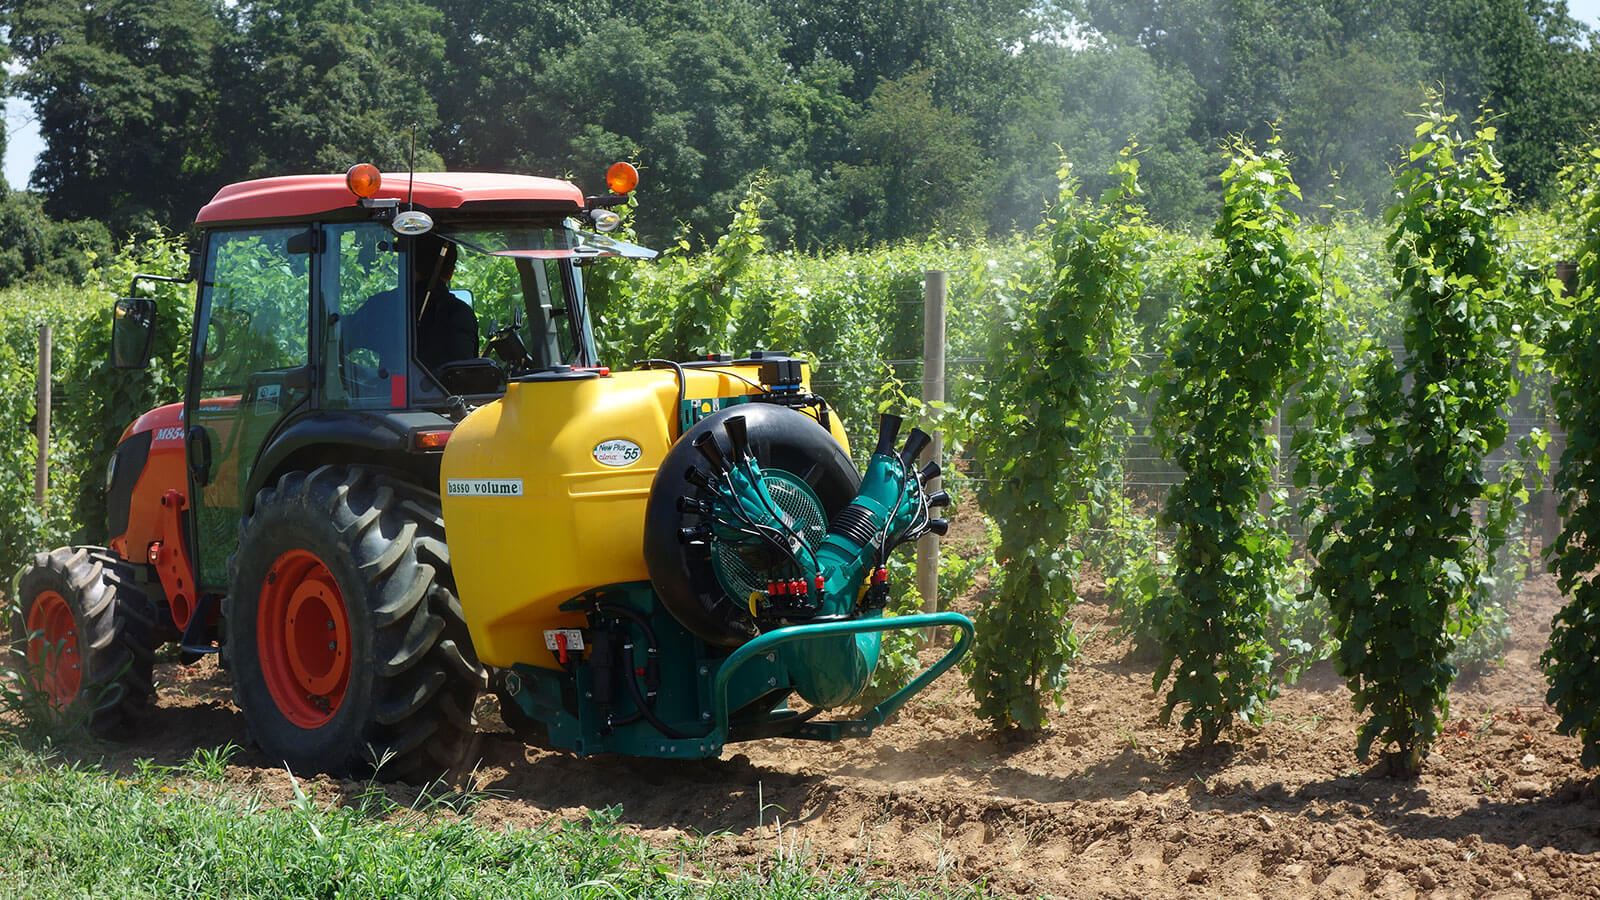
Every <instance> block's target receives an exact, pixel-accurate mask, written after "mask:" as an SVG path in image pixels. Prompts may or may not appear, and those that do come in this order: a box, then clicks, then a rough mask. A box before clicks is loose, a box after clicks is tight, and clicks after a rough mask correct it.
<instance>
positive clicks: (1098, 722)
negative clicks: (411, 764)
mask: <svg viewBox="0 0 1600 900" xmlns="http://www.w3.org/2000/svg"><path fill="white" fill-rule="evenodd" d="M974 602H975V601H974V600H972V599H971V598H969V599H968V600H967V601H966V602H965V604H964V605H967V606H969V607H970V605H971V604H972V603H974ZM1560 604H1561V598H1560V596H1559V595H1558V593H1557V592H1556V590H1555V587H1554V584H1553V582H1552V581H1551V579H1550V578H1549V577H1548V576H1540V577H1537V578H1534V579H1531V580H1530V581H1528V582H1527V583H1526V584H1525V585H1524V589H1523V591H1522V595H1521V598H1520V601H1519V604H1518V607H1517V609H1516V610H1515V611H1514V612H1513V614H1512V627H1513V639H1512V643H1511V646H1510V647H1509V650H1508V652H1507V655H1506V659H1505V663H1504V665H1503V666H1501V667H1500V668H1499V669H1497V670H1495V671H1493V672H1491V673H1489V674H1487V675H1482V676H1477V677H1471V678H1467V679H1464V680H1463V681H1461V682H1460V683H1458V684H1457V685H1456V687H1455V689H1454V690H1453V692H1452V694H1451V706H1450V715H1451V718H1450V721H1449V725H1448V729H1447V734H1446V735H1445V737H1444V738H1443V739H1441V740H1440V742H1439V743H1438V745H1437V747H1436V748H1435V749H1434V751H1433V754H1432V755H1431V756H1430V757H1429V759H1428V762H1427V765H1426V767H1425V771H1424V772H1423V773H1422V774H1421V776H1420V777H1418V778H1416V779H1414V780H1403V779H1396V778H1391V777H1388V776H1386V775H1385V774H1383V772H1382V771H1381V770H1380V767H1377V766H1369V765H1365V764H1363V763H1361V762H1360V761H1359V760H1358V759H1357V758H1356V756H1355V740H1356V729H1357V727H1358V725H1359V723H1360V719H1359V718H1358V717H1357V716H1356V715H1355V714H1354V713H1353V712H1352V710H1351V707H1350V695H1349V692H1348V691H1347V690H1346V689H1345V688H1344V686H1343V684H1342V683H1341V682H1340V681H1339V680H1338V679H1337V678H1336V677H1334V676H1333V675H1332V674H1331V672H1328V671H1322V672H1314V673H1313V675H1312V676H1311V677H1310V678H1308V679H1307V680H1305V681H1303V682H1302V683H1301V684H1300V685H1298V686H1295V687H1291V688H1287V689H1285V691H1284V693H1283V695H1282V696H1281V697H1279V698H1278V699H1277V700H1276V701H1275V702H1274V703H1273V706H1272V718H1271V720H1270V721H1269V722H1267V723H1266V724H1265V725H1263V726H1261V727H1260V728H1259V729H1250V730H1247V731H1244V732H1241V733H1237V734H1235V735H1234V736H1233V740H1232V741H1230V742H1227V743H1223V744H1220V745H1217V746H1213V747H1209V748H1200V747H1196V746H1195V745H1193V743H1192V742H1191V741H1190V739H1189V736H1188V735H1186V734H1185V733H1183V732H1182V731H1180V730H1178V729H1177V728H1176V727H1175V726H1172V727H1164V726H1162V725H1160V724H1159V723H1158V722H1157V714H1158V712H1159V709H1160V703H1159V700H1158V698H1157V697H1156V695H1155V693H1154V692H1153V691H1152V689H1151V684H1150V678H1151V673H1150V668H1149V666H1148V665H1145V664H1141V663H1138V662H1134V661H1130V660H1128V659H1127V658H1126V647H1125V646H1124V645H1122V644H1120V643H1119V642H1118V641H1117V640H1115V639H1114V637H1113V632H1112V628H1111V626H1112V624H1113V623H1112V622H1110V621H1108V614H1107V612H1106V610H1105V608H1104V607H1103V606H1100V605H1097V604H1095V603H1085V604H1083V605H1082V606H1081V607H1080V608H1079V610H1078V613H1077V626H1078V628H1079V629H1080V630H1081V632H1082V633H1083V634H1085V635H1087V640H1086V641H1085V644H1084V655H1083V657H1082V659H1081V661H1080V662H1079V663H1078V665H1077V667H1076V669H1075V670H1074V672H1073V674H1072V681H1071V686H1070V689H1069V691H1068V696H1067V701H1066V705H1065V708H1064V710H1063V711H1062V712H1061V713H1060V714H1059V715H1058V716H1056V717H1055V721H1054V728H1053V730H1051V731H1050V732H1048V733H1047V734H1044V735H1042V736H1040V737H1038V738H1036V739H1032V740H1016V739H1010V738H1007V737H1004V736H1000V735H996V734H995V733H994V732H993V731H992V730H991V729H989V728H988V727H987V726H986V725H985V724H984V723H982V722H980V721H979V720H978V719H977V718H976V717H975V716H974V715H973V712H972V709H973V703H972V697H971V694H970V693H969V691H968V690H967V688H966V686H965V683H964V679H963V678H961V677H960V676H959V675H957V674H954V673H952V674H949V675H946V676H945V677H944V678H943V679H941V680H940V681H939V682H937V683H936V684H935V685H934V686H933V688H932V689H931V690H929V691H928V692H926V693H925V694H923V695H922V697H920V698H919V699H918V700H917V701H914V702H913V703H912V704H911V705H910V706H909V707H908V708H907V709H906V710H905V711H904V712H903V713H902V714H901V715H900V716H899V717H898V718H897V719H896V720H895V721H893V722H891V723H890V724H888V725H886V726H885V727H883V728H882V729H880V730H879V731H878V733H877V734H875V735H874V736H872V737H871V738H869V739H866V740H858V741H850V742H845V743H840V744H815V743H807V742H799V741H784V740H768V741H758V742H754V743H749V744H741V745H735V746H732V747H730V748H728V749H727V750H726V751H724V753H723V756H722V758H721V759H714V760H705V761H661V760H644V759H622V758H587V759H580V758H577V757H574V756H572V755H570V754H567V753H559V752H549V751H542V750H537V749H532V748H527V747H524V746H523V745H521V744H520V743H518V742H517V741H516V740H515V739H514V738H512V737H511V736H510V734H509V733H508V732H507V731H505V730H504V728H503V726H502V725H501V723H500V721H499V718H498V715H497V713H496V712H495V711H494V707H493V701H485V703H484V705H483V707H482V710H481V712H482V715H481V717H480V718H481V720H482V722H481V724H482V729H483V740H482V745H481V757H482V762H481V763H480V765H479V767H478V768H477V770H476V772H475V773H474V775H473V776H472V778H473V779H474V780H475V783H476V786H477V787H478V788H479V789H480V790H482V791H484V792H486V799H484V800H482V801H481V802H480V803H478V804H477V805H476V806H475V807H474V809H473V812H472V813H471V815H473V816H474V817H475V818H476V819H477V820H478V821H479V822H481V823H482V824H484V825H486V826H490V827H503V826H505V825H512V826H517V827H524V826H527V827H533V826H538V825H544V824H548V823H549V822H550V821H551V820H552V819H557V820H568V819H574V818H581V817H585V816H586V815H587V811H588V810H594V809H600V808H605V807H612V806H617V807H620V808H621V820H622V822H623V823H625V825H626V826H627V827H628V828H630V829H634V830H637V831H639V832H641V833H643V834H644V835H645V836H646V837H647V838H649V839H650V840H652V841H659V842H661V843H663V844H672V843H675V842H676V841H677V840H678V839H680V838H683V837H686V836H688V837H696V838H699V837H703V836H709V838H706V839H704V840H703V841H702V846H703V848H704V849H703V851H702V852H703V853H704V854H705V855H706V859H705V863H706V864H707V865H730V866H735V867H738V866H760V865H763V864H764V863H766V862H769V861H770V860H772V859H773V858H774V857H775V856H776V855H777V854H779V853H785V854H790V853H796V852H798V853H801V854H810V855H811V857H812V858H816V859H821V860H825V861H827V862H829V863H838V864H856V863H861V862H867V863H870V864H871V866H872V868H871V869H870V871H872V872H875V873H877V874H878V875H880V876H882V877H887V878H896V879H901V880H904V881H907V882H910V883H915V884H921V885H924V886H931V887H936V888H937V887H939V886H941V885H943V886H948V887H950V888H958V887H962V886H965V885H968V884H971V883H973V882H976V881H982V882H983V883H985V884H986V885H987V889H988V890H989V891H990V892H992V893H998V894H1002V895H1022V896H1065V897H1137V898H1164V897H1211V896H1219V897H1220V896H1226V897H1250V896H1292V897H1357V896H1359V897H1366V896H1375V897H1415V896H1423V897H1557V896H1562V897H1565V896H1600V792H1597V791H1596V789H1595V787H1594V785H1593V784H1592V776H1591V774H1590V773H1588V772H1586V771H1585V770H1584V769H1583V768H1581V767H1580V766H1579V765H1578V753H1579V745H1578V742H1577V741H1576V740H1575V739H1573V738H1568V737H1563V736H1561V735H1558V734H1557V733H1556V732H1555V726H1556V721H1557V719H1556V716H1555V715H1554V714H1553V713H1552V712H1551V711H1550V709H1549V708H1548V707H1546V706H1545V704H1544V702H1543V698H1544V692H1545V683H1544V680H1543V677H1542V675H1541V673H1540V671H1539V668H1538V658H1539V654H1540V653H1541V652H1542V651H1543V649H1544V647H1545V644H1546V642H1547V639H1548V636H1549V628H1550V625H1549V623H1550V618H1551V616H1552V615H1553V614H1554V612H1555V611H1556V610H1557V608H1559V606H1560ZM928 652H929V653H930V654H931V653H933V652H935V651H928ZM929 658H930V659H931V655H930V657H929ZM158 677H159V679H160V682H161V690H160V696H159V703H158V706H157V708H156V709H154V710H153V711H152V713H151V716H150V724H149V726H148V728H147V729H146V730H145V733H144V734H143V735H142V736H141V737H140V738H138V739H137V740H135V741H133V742H132V743H130V744H127V745H121V746H116V745H98V746H97V747H96V748H95V749H94V750H93V751H92V752H91V754H90V755H95V756H97V758H98V754H103V753H106V752H110V753H111V754H112V755H111V756H110V757H108V758H105V759H103V762H104V763H106V764H107V765H109V766H111V767H114V768H128V767H131V766H132V764H133V761H134V760H136V759H141V758H144V759H149V758H153V759H154V760H155V761H156V762H158V763H163V764H177V763H179V762H181V761H182V760H184V759H185V758H187V757H188V756H189V755H190V754H191V753H192V752H193V751H194V750H195V749H196V748H213V747H216V746H218V745H221V744H224V743H227V742H229V741H232V742H234V743H237V744H241V745H243V744H245V743H246V737H245V733H244V726H243V724H242V722H241V719H240V716H239V714H238V711H237V710H236V709H235V708H234V707H233V706H232V704H231V703H230V701H229V693H228V687H227V677H226V675H225V674H224V673H222V672H220V671H219V670H218V669H217V668H216V666H215V664H214V663H212V662H210V661H206V662H203V663H201V664H199V665H197V666H192V667H183V666H180V665H178V664H177V663H175V662H174V663H165V664H162V665H161V667H160V670H159V672H158ZM229 778H230V779H231V780H232V781H234V782H237V783H238V784H240V785H241V786H245V787H247V788H248V789H252V790H260V791H263V792H264V793H265V794H266V796H267V797H269V798H274V799H278V800H281V801H283V802H288V801H289V799H290V798H291V797H292V793H291V788H290V786H289V782H288V779H287V777H286V775H285V773H284V772H283V770H282V769H281V768H277V767H275V766H274V765H273V763H272V761H271V760H268V759H264V758H262V757H261V756H260V755H259V754H258V753H256V752H255V751H253V750H248V749H247V750H246V751H244V752H242V753H240V754H239V755H237V756H236V757H235V758H234V765H232V766H230V768H229ZM311 785H312V787H313V789H314V790H315V791H316V793H317V796H318V797H319V798H320V799H324V800H327V801H330V802H348V801H350V800H351V799H352V798H354V797H356V796H357V795H358V794H359V793H360V792H361V791H362V790H363V789H365V788H366V786H365V785H361V784H356V783H354V782H348V781H345V782H340V781H335V780H332V779H327V778H321V779H316V780H315V781H313V782H312V783H311ZM388 790H389V791H390V794H391V796H392V797H393V798H394V799H396V800H398V801H400V802H406V801H407V797H408V796H414V793H413V794H408V793H407V792H408V791H411V790H412V789H409V788H404V787H399V786H395V787H390V788H389V789H388Z"/></svg>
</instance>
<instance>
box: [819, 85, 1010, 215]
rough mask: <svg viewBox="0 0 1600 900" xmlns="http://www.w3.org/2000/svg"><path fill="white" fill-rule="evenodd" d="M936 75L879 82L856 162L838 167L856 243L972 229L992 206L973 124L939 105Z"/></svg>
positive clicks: (862, 123) (856, 133)
mask: <svg viewBox="0 0 1600 900" xmlns="http://www.w3.org/2000/svg"><path fill="white" fill-rule="evenodd" d="M931 79H932V73H930V72H927V71H919V72H913V73H911V74H909V75H906V76H905V77H903V78H899V79H895V80H892V81H883V82H881V83H879V85H878V88H877V90H875V91H873V92H872V97H871V98H869V99H868V100H867V106H866V109H865V110H864V111H863V113H862V116H861V118H860V119H859V120H858V121H857V122H856V125H855V127H854V128H853V129H852V137H853V138H854V146H853V147H852V150H854V151H855V152H854V153H852V154H851V155H852V156H853V157H854V158H855V161H854V162H844V163H840V164H839V166H838V169H837V172H838V182H839V184H838V186H839V190H840V192H841V193H842V194H843V195H844V197H845V198H846V203H847V206H846V210H847V219H846V220H847V221H848V222H850V223H852V225H851V226H850V227H849V228H848V229H847V230H846V231H845V234H847V235H850V236H851V237H853V238H854V239H855V241H856V242H858V243H861V242H865V241H869V240H880V241H886V240H894V239H896V238H902V237H908V236H913V235H921V234H926V233H927V232H928V231H929V230H931V229H934V228H937V229H941V230H945V231H962V230H971V229H972V228H973V227H974V226H976V225H978V224H979V223H981V222H982V221H983V212H984V204H985V202H986V201H987V199H988V193H989V192H988V189H987V188H988V186H987V184H986V183H985V182H986V180H987V179H986V176H985V172H986V171H987V170H988V168H989V166H990V161H989V160H987V159H985V158H984V157H983V155H982V151H981V150H980V149H979V147H978V143H977V141H976V140H974V138H973V123H972V121H971V120H969V119H967V118H965V117H964V116H961V115H960V114H959V113H956V112H953V111H952V110H950V109H948V108H945V107H941V106H939V105H938V104H937V103H936V102H934V99H933V96H932V94H931V92H930V91H929V82H930V81H931Z"/></svg>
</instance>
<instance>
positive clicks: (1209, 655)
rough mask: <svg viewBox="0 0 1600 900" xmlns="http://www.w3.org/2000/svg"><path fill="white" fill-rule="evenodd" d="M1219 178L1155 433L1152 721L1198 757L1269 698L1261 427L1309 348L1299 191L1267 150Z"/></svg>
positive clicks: (1309, 294)
mask: <svg viewBox="0 0 1600 900" xmlns="http://www.w3.org/2000/svg"><path fill="white" fill-rule="evenodd" d="M1232 153H1233V156H1232V160H1231V161H1230V163H1229V165H1228V168H1227V169H1226V170H1225V171H1224V172H1223V173H1222V184H1223V204H1222V216H1221V219H1220V221H1219V222H1218V223H1217V226H1216V228H1215V229H1214V231H1213V235H1214V236H1215V237H1216V238H1217V240H1218V241H1219V242H1220V244H1221V251H1220V254H1219V255H1218V256H1217V257H1215V258H1213V259H1212V261H1211V263H1210V265H1209V266H1208V267H1207V268H1206V270H1205V271H1204V273H1203V276H1204V283H1203V284H1202V285H1201V286H1200V288H1199V290H1198V291H1197V292H1196V295H1195V297H1194V298H1193V300H1192V301H1191V302H1190V303H1189V304H1188V306H1187V308H1186V309H1185V310H1184V313H1183V324H1182V326H1181V327H1180V328H1179V330H1178V333H1177V335H1176V339H1175V340H1174V342H1173V344H1172V347H1171V349H1170V352H1169V362H1168V371H1167V372H1166V375H1167V379H1166V381H1165V384H1164V387H1163V390H1162V394H1161V400H1160V404H1159V406H1158V414H1157V419H1156V436H1157V439H1158V441H1159V443H1160V445H1161V446H1162V448H1163V450H1164V451H1165V452H1166V453H1167V454H1169V455H1170V456H1172V457H1173V458H1174V459H1176V461H1177V462H1178V464H1179V466H1180V467H1181V468H1182V469H1183V471H1184V478H1183V480H1182V481H1181V482H1180V483H1178V484H1177V485H1175V486H1174V487H1173V488H1172V490H1171V492H1170V493H1169V494H1168V495H1167V502H1166V507H1165V509H1164V511H1163V514H1162V518H1163V520H1164V523H1165V524H1167V525H1170V526H1173V527H1175V528H1176V530H1177V537H1176V539H1175V541H1174V547H1173V556H1174V566H1173V569H1174V578H1173V586H1172V587H1173V589H1172V591H1171V592H1170V594H1169V595H1168V596H1167V598H1165V600H1164V602H1163V603H1162V604H1161V608H1162V609H1164V610H1165V613H1166V614H1165V615H1164V616H1162V617H1161V618H1160V620H1159V621H1158V622H1157V623H1156V629H1157V633H1158V637H1159V642H1160V648H1161V649H1160V652H1161V658H1160V662H1159V664H1158V665H1157V666H1156V671H1155V679H1154V682H1155V687H1156V689H1157V690H1160V689H1161V687H1162V685H1163V684H1165V683H1166V681H1167V679H1168V677H1169V676H1170V677H1171V679H1172V684H1171V687H1170V688H1169V689H1168V691H1167V696H1166V703H1165V706H1164V707H1163V709H1162V713H1161V716H1162V721H1163V722H1165V721H1167V720H1168V719H1169V718H1170V716H1171V715H1172V711H1173V709H1174V708H1175V707H1177V706H1178V705H1179V704H1185V705H1186V706H1187V709H1186V710H1185V712H1184V714H1183V720H1182V725H1183V727H1184V728H1186V729H1187V728H1194V727H1195V726H1196V725H1198V726H1199V728H1200V739H1201V740H1202V741H1203V742H1206V743H1210V742H1212V741H1214V740H1216V738H1217V736H1218V735H1219V734H1220V733H1221V731H1222V730H1223V729H1224V728H1226V727H1228V726H1230V725H1231V724H1232V723H1233V721H1234V719H1235V717H1240V718H1243V719H1244V720H1246V721H1249V722H1252V723H1254V722H1257V721H1259V720H1260V718H1261V715H1262V714H1263V713H1264V712H1265V711H1266V703H1267V701H1268V700H1270V699H1271V698H1272V697H1273V696H1274V695H1275V694H1276V685H1275V684H1274V681H1273V678H1272V662H1273V650H1272V646H1271V644H1270V643H1269V640H1268V638H1269V634H1268V632H1269V622H1270V614H1271V612H1272V604H1273V600H1274V596H1275V595H1276V594H1277V593H1278V588H1279V586H1280V585H1282V584H1283V583H1284V582H1285V581H1286V580H1287V577H1288V570H1289V551H1290V541H1289V539H1288V537H1287V536H1286V535H1285V534H1283V533H1282V532H1281V531H1279V530H1276V529H1274V528H1273V527H1272V525H1271V522H1270V521H1269V517H1268V516H1267V515H1265V514H1264V513H1263V511H1262V508H1261V507H1262V504H1263V500H1264V499H1267V500H1270V499H1272V498H1273V494H1274V491H1273V464H1274V462H1275V459H1276V450H1277V439H1276V437H1275V436H1270V435H1268V433H1267V425H1268V424H1269V423H1270V422H1271V420H1272V419H1273V417H1274V416H1275V415H1276V414H1277V413H1278V411H1279V410H1280V409H1281V408H1282V405H1283V402H1284V399H1285V395H1286V393H1287V391H1288V389H1289V387H1290V385H1291V383H1292V382H1293V381H1294V380H1295V379H1296V378H1297V377H1298V374H1299V373H1301V372H1304V371H1306V370H1307V369H1308V368H1310V366H1311V364H1312V359H1311V357H1312V355H1313V354H1314V353H1315V352H1316V351H1317V348H1318V344H1319V342H1320V340H1319V339H1320V335H1321V317H1320V313H1319V305H1318V303H1317V300H1318V297H1319V291H1320V286H1319V284H1318V281H1317V276H1316V274H1315V273H1316V267H1315V260H1314V259H1313V258H1312V255H1311V254H1310V253H1309V252H1308V251H1306V250H1304V249H1299V248H1297V247H1296V243H1297V242H1296V235H1295V228H1296V226H1297V225H1298V224H1299V218H1298V217H1297V216H1296V215H1295V214H1294V213H1292V212H1290V211H1289V210H1288V209H1286V208H1285V207H1284V201H1285V200H1286V199H1287V198H1288V197H1290V196H1293V197H1296V198H1298V197H1299V196H1300V189H1299V187H1298V186H1296V185H1295V183H1294V179H1293V178H1292V177H1291V176H1290V174H1289V166H1288V159H1287V157H1286V155H1285V154H1284V152H1283V151H1282V150H1281V149H1280V148H1279V147H1278V146H1277V138H1276V137H1274V138H1273V139H1272V142H1271V144H1270V145H1269V147H1268V149H1267V150H1266V152H1264V153H1258V152H1257V151H1256V150H1255V149H1254V148H1253V147H1252V146H1251V145H1250V144H1249V143H1248V142H1246V141H1244V140H1242V139H1241V140H1238V141H1236V142H1235V143H1234V145H1233V147H1232Z"/></svg>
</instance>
